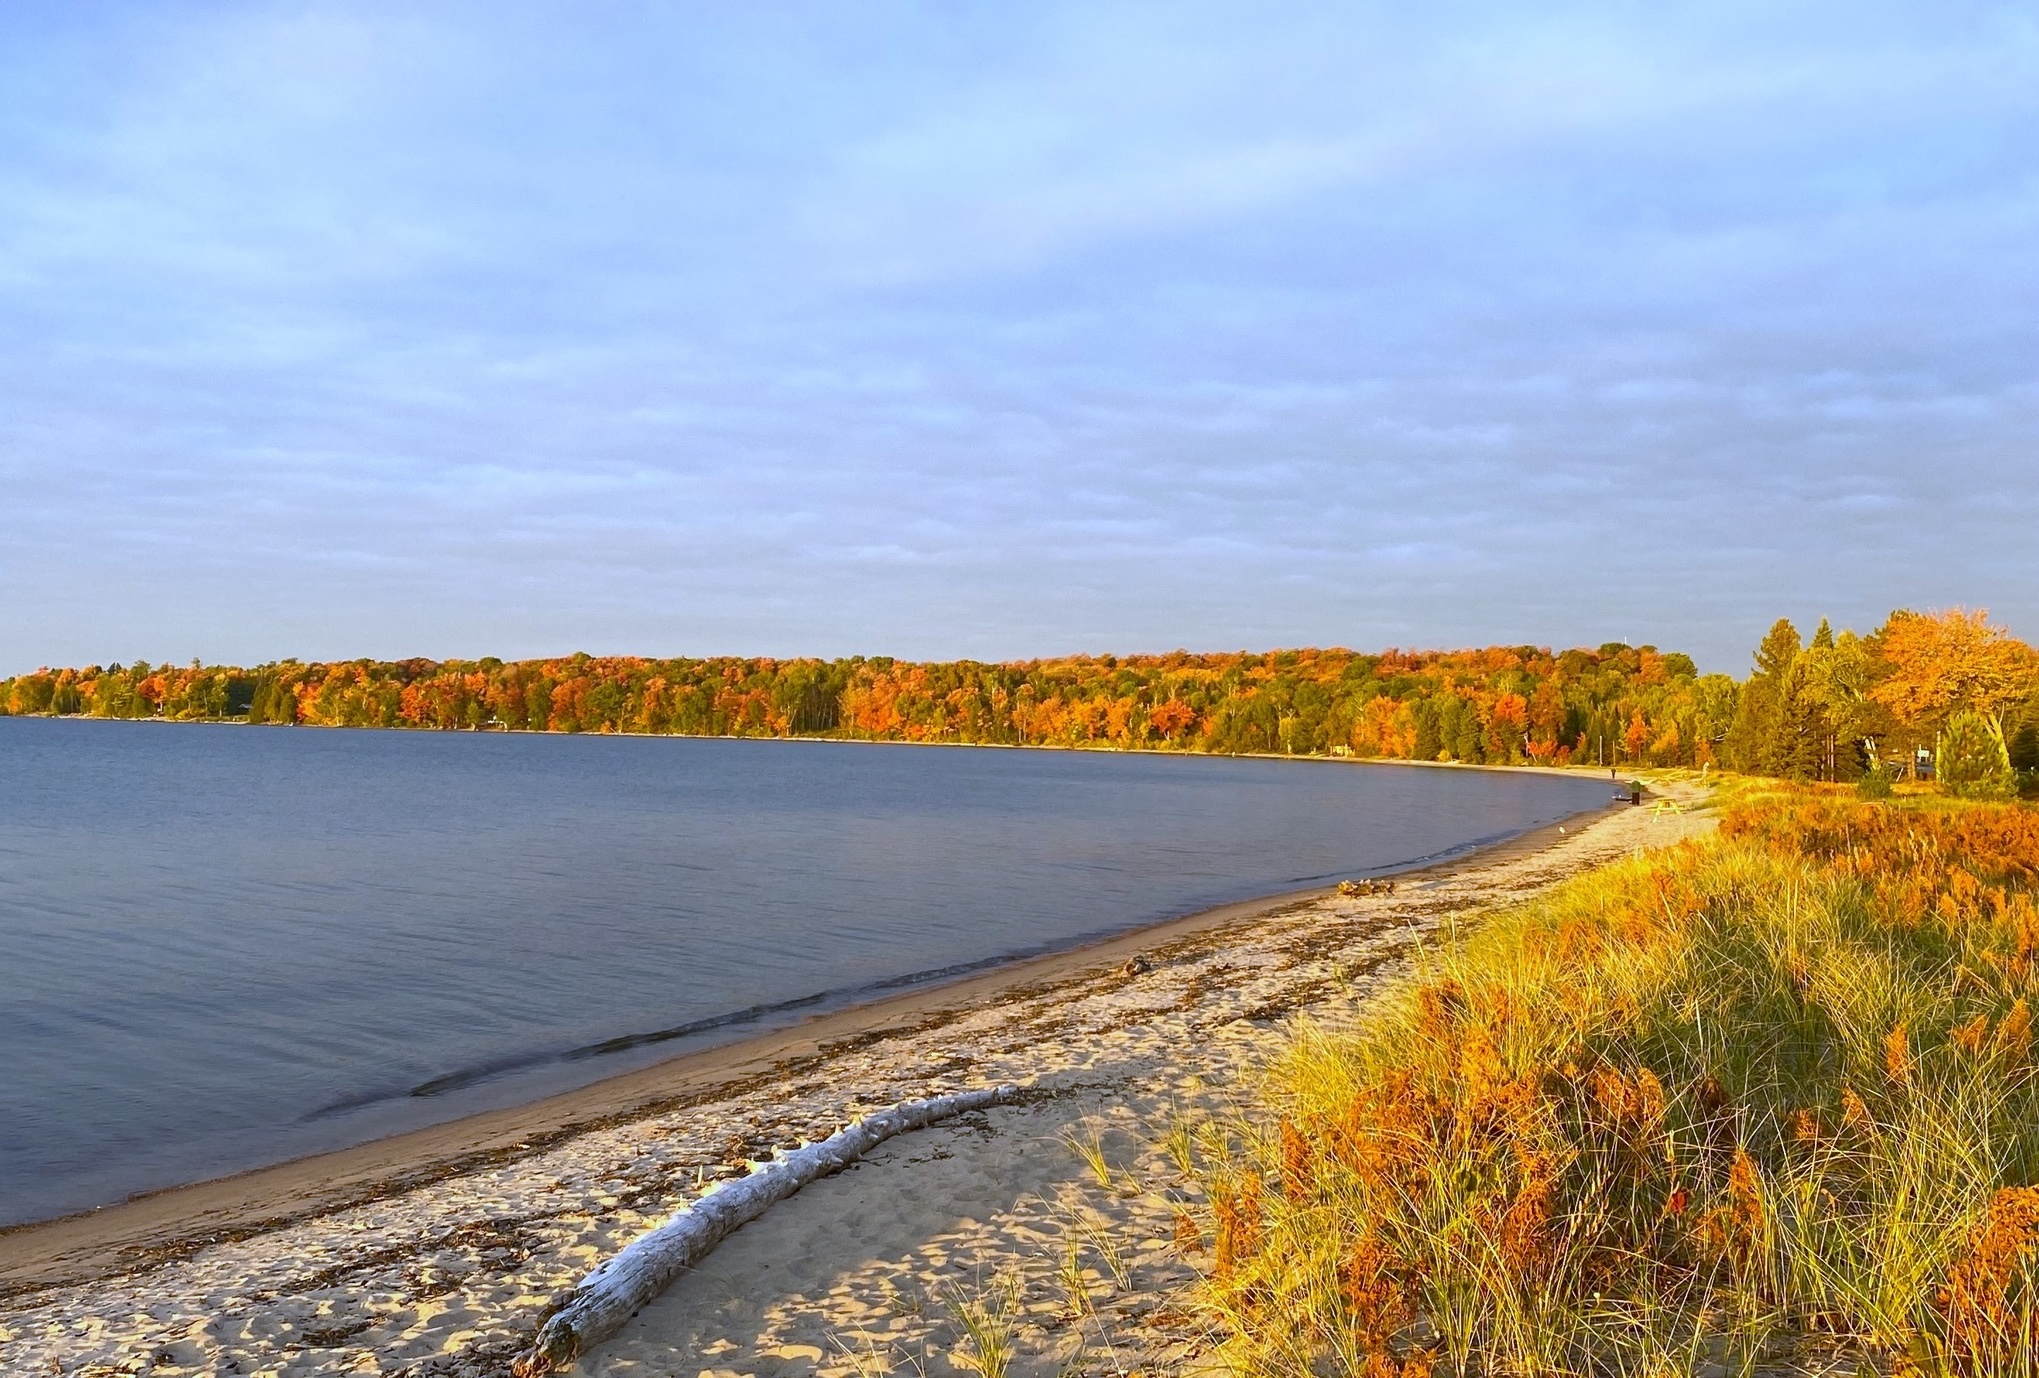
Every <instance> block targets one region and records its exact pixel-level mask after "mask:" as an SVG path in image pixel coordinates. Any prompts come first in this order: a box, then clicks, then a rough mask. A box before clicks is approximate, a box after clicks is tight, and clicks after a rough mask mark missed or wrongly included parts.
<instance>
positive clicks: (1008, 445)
mask: <svg viewBox="0 0 2039 1378" xmlns="http://www.w3.org/2000/svg"><path fill="white" fill-rule="evenodd" d="M0 73H4V74H5V78H6V79H5V80H4V81H0V110H4V114H5V118H4V119H0V301H4V302H5V303H6V305H5V307H4V309H0V384H4V394H0V395H4V396H5V398H6V399H7V405H6V406H5V407H0V482H4V484H5V491H6V493H7V495H8V499H9V500H8V501H7V502H6V503H4V504H0V584H4V587H5V588H6V589H7V590H8V597H7V598H6V599H5V600H4V605H0V672H5V671H8V670H15V669H22V668H27V667H29V666H31V665H33V664H35V663H39V662H49V663H74V662H79V661H95V662H96V661H103V660H106V659H108V658H114V657H117V658H120V659H122V660H132V659H134V658H136V657H138V656H146V657H148V658H150V659H153V660H163V659H175V660H184V659H188V658H190V657H192V656H200V657H203V658H205V659H208V660H243V661H247V660H260V659H269V658H274V657H279V656H285V655H298V656H302V657H307V658H309V657H315V656H316V657H340V656H356V655H371V656H383V657H393V656H403V655H412V654H424V655H434V656H451V655H481V654H497V655H503V656H506V657H512V656H522V655H531V654H546V653H557V652H565V651H569V650H573V649H588V650H592V651H598V652H609V651H613V652H641V653H647V654H679V653H689V654H708V653H723V652H728V653H772V654H782V655H783V654H796V653H812V654H824V655H834V654H848V653H852V652H865V653H885V654H895V655H906V656H916V657H953V656H972V657H976V658H1009V657H1020V656H1028V655H1035V654H1053V653H1060V652H1067V651H1078V650H1088V651H1108V650H1109V651H1134V650H1162V649H1168V648H1170V647H1174V646H1178V645H1185V646H1189V647H1192V648H1198V649H1218V648H1232V647H1241V646H1247V647H1256V648H1264V647H1270V646H1277V645H1300V644H1343V645H1351V646H1359V647H1379V646H1384V645H1388V644H1401V645H1405V646H1407V645H1419V644H1420V645H1462V644H1481V643H1489V642H1497V641H1498V642H1521V641H1531V642H1539V643H1553V644H1560V645H1562V644H1578V643H1586V644H1593V643H1598V642H1600V641H1605V640H1611V639H1629V640H1637V641H1654V642H1657V643H1659V644H1662V645H1664V646H1666V647H1677V648H1680V649H1685V650H1689V651H1691V652H1692V653H1693V654H1694V655H1695V656H1697V657H1698V658H1699V660H1700V662H1701V663H1702V665H1704V666H1706V667H1707V668H1713V669H1731V670H1735V671H1739V670H1740V669H1741V668H1743V663H1744V661H1745V660H1746V657H1747V653H1748V648H1749V647H1750V646H1751V645H1753V642H1754V639H1755V637H1756V636H1757V635H1758V634H1760V631H1761V629H1762V628H1763V627H1764V626H1766V625H1767V624H1768V623H1769V621H1770V620H1771V619H1773V618H1775V617H1777V616H1779V615H1783V614H1790V615H1793V616H1798V617H1801V618H1807V619H1813V618H1817V617H1818V616H1820V615H1821V614H1823V613H1824V614H1827V615H1830V616H1832V617H1834V619H1835V620H1836V621H1837V622H1838V623H1849V624H1853V625H1857V626H1859V627H1862V628H1863V629H1865V630H1866V629H1867V627H1868V626H1869V625H1871V624H1873V623H1874V622H1876V621H1878V620H1880V618H1881V616H1882V614H1883V613H1884V612H1885V611H1887V610H1888V609H1889V608H1890V607H1893V606H1899V605H1907V606H1943V605H1946V604H1951V603H1969V604H1983V605H1986V606H1989V607H1991V608H1992V609H1993V610H1994V611H1995V612H1996V613H1997V615H1998V616H1999V618H2000V619H2001V620H2004V621H2007V622H2009V623H2010V624H2011V625H2013V626H2014V627H2017V628H2018V629H2019V630H2021V631H2023V632H2024V633H2025V634H2027V635H2028V636H2030V635H2039V563H2035V561H2034V558H2033V556H2032V554H2031V547H2032V541H2031V536H2030V533H2031V532H2032V530H2033V529H2034V521H2035V518H2039V478H2035V464H2034V457H2035V441H2039V368H2035V365H2039V256H2035V255H2034V253H2033V252H2032V246H2033V245H2034V244H2039V21H2035V19H2034V17H2033V16H2032V15H2031V14H2030V12H2029V11H2023V10H2019V9H2016V8H2011V7H2004V8H1990V7H1981V6H1977V7H1963V6H1955V7H1948V6H1935V7H1932V8H1930V9H1929V8H1926V7H1924V6H1919V7H1913V8H1896V9H1889V10H1883V11H1878V12H1875V13H1873V14H1871V13H1864V12H1863V11H1861V10H1859V9H1858V8H1854V7H1848V8H1843V7H1840V6H1801V7H1794V8H1791V9H1789V10H1779V9H1778V8H1776V7H1757V6H1747V7H1736V6H1720V5H1713V6H1705V7H1698V6H1694V7H1689V8H1683V9H1672V10H1664V11H1656V12H1652V13H1651V14H1649V15H1647V16H1639V15H1637V14H1635V13H1633V12H1630V11H1620V10H1616V9H1614V8H1612V7H1608V8H1604V9H1594V8H1573V9H1566V10H1563V11H1557V12H1550V11H1542V10H1534V11H1532V10H1528V9H1525V8H1523V7H1513V6H1459V7H1450V8H1449V10H1448V11H1439V12H1434V13H1433V12H1430V11H1425V12H1424V13H1422V14H1420V15H1419V14H1412V13H1410V12H1407V11H1405V10H1403V9H1401V8H1398V7H1378V8H1375V9H1360V10H1355V9H1352V8H1349V7H1337V8H1336V9H1332V8H1329V7H1311V6H1278V7H1275V8H1274V9H1268V8H1266V7H1258V8H1256V9H1254V10H1253V11H1251V12H1248V11H1247V10H1246V9H1244V8H1243V7H1221V6H1188V7H1184V6H1151V7H1150V6H1054V5H1049V6H1040V7H1030V8H1026V9H1023V10H1013V9H1011V8H1010V7H997V6H988V5H983V6H971V5H964V6H942V7H933V6H913V5H893V6H874V7H860V8H859V9H858V10H857V11H855V12H854V13H852V12H850V11H844V10H833V9H826V8H823V7H812V8H788V9H783V10H777V11H772V12H759V13H748V12H743V13H740V12H737V11H732V10H728V9H726V8H719V7H710V6H680V7H670V6H649V5H627V4H625V5H617V6H613V7H609V8H605V9H604V10H603V11H602V21H601V22H600V23H595V22H592V21H590V19H589V18H588V16H587V15H586V14H585V13H578V12H576V13H569V12H568V11H565V10H560V9H556V8H550V7H542V6H531V5H511V6H506V7H505V6H489V7H486V8H484V7H480V6H472V7H466V8H463V7H459V6H446V7H434V8H432V9H431V10H429V11H427V12H419V11H416V10H414V9H412V8H409V7H397V6H375V5H349V6H337V5H324V4H316V3H313V4H295V5H252V4H242V5H214V6H201V7H191V8H188V9H187V8H177V9H174V10H166V9H162V8H160V7H152V6H140V5H136V6H130V7H121V6H107V7H94V8H92V9H90V10H89V11H87V10H68V11H43V12H36V11H33V10H24V11H17V12H15V13H13V14H11V15H9V16H6V17H0Z"/></svg>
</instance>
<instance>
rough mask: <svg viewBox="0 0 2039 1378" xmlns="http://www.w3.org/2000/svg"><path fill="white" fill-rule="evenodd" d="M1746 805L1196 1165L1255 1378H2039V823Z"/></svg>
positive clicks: (1354, 1039) (1337, 1052) (1481, 938)
mask: <svg viewBox="0 0 2039 1378" xmlns="http://www.w3.org/2000/svg"><path fill="white" fill-rule="evenodd" d="M1722 797H1723V799H1724V803H1723V809H1724V817H1723V820H1722V825H1721V827H1720V829H1719V831H1718V832H1717V833H1716V834H1714V835H1713V836H1711V837H1708V838H1706V839H1703V840H1700V841H1696V842H1688V843H1684V844H1681V845H1679V846H1677V847H1674V848H1670V849H1667V850H1664V851H1660V852H1655V853H1650V854H1647V855H1643V856H1638V857H1636V858H1633V859H1631V860H1628V861H1624V862H1620V863H1617V864H1615V865H1613V866H1610V867H1607V868H1604V869H1602V870H1599V871H1596V872H1594V873H1591V874H1589V875H1587V876H1585V877H1582V878H1580V879H1578V880H1576V881H1573V882H1571V883H1569V884H1567V885H1565V886H1563V887H1560V888H1559V889H1557V890H1555V891H1553V892H1551V893H1550V894H1548V895H1547V896H1545V897H1543V898H1541V899H1538V900H1535V901H1533V902H1530V903H1527V904H1524V905H1521V906H1519V907H1516V908H1513V909H1509V910H1505V911H1502V912H1500V913H1498V914H1495V915H1492V916H1489V917H1486V918H1484V919H1482V920H1481V921H1480V922H1479V924H1478V926H1477V927H1472V928H1470V929H1469V930H1467V931H1464V932H1447V933H1446V934H1444V935H1443V936H1442V937H1441V939H1440V941H1438V942H1437V943H1436V944H1434V945H1433V946H1432V947H1431V948H1430V949H1429V950H1427V951H1426V952H1425V954H1424V955H1423V956H1422V957H1421V958H1420V959H1419V961H1418V962H1417V964H1416V967H1415V970H1414V971H1413V973H1412V975H1411V977H1410V979H1409V980H1408V981H1407V982H1406V983H1405V984H1404V985H1403V986H1402V987H1401V988H1399V989H1398V990H1397V991H1396V992H1395V993H1393V994H1392V995H1390V996H1388V997H1386V998H1384V999H1383V1000H1381V1001H1380V1002H1378V1003H1377V1004H1376V1005H1375V1006H1373V1007H1372V1008H1371V1009H1370V1010H1369V1011H1368V1012H1367V1013H1366V1015H1365V1016H1364V1017H1363V1020H1362V1022H1361V1023H1360V1024H1358V1025H1357V1026H1356V1027H1355V1028H1351V1029H1348V1030H1345V1031H1342V1032H1338V1033H1331V1032H1326V1031H1325V1030H1323V1029H1322V1028H1320V1027H1317V1026H1312V1025H1303V1026H1300V1027H1299V1028H1298V1030H1297V1032H1296V1034H1295V1037H1294V1040H1293V1043H1292V1045H1291V1046H1290V1047H1289V1048H1288V1050H1287V1052H1286V1054H1285V1056H1283V1057H1282V1058H1281V1060H1280V1061H1279V1062H1278V1063H1277V1065H1275V1066H1274V1067H1273V1068H1272V1069H1271V1071H1270V1073H1269V1076H1268V1079H1267V1082H1266V1085H1265V1087H1264V1089H1263V1092H1262V1094H1261V1096H1260V1099H1259V1102H1258V1104H1257V1106H1256V1108H1255V1109H1254V1110H1253V1111H1251V1112H1249V1113H1247V1114H1245V1115H1243V1116H1241V1117H1240V1118H1239V1119H1238V1120H1237V1121H1236V1122H1233V1123H1230V1124H1227V1125H1223V1126H1206V1127H1205V1131H1204V1132H1201V1133H1199V1134H1198V1135H1197V1136H1196V1138H1195V1148H1196V1159H1197V1162H1196V1170H1197V1173H1198V1176H1199V1178H1200V1182H1201V1185H1202V1188H1203V1196H1204V1204H1203V1206H1202V1208H1201V1214H1200V1216H1198V1217H1195V1225H1194V1227H1193V1228H1194V1229H1196V1230H1200V1231H1201V1232H1202V1234H1201V1239H1200V1241H1199V1242H1200V1243H1201V1245H1202V1251H1201V1252H1200V1253H1199V1254H1198V1257H1199V1258H1200V1259H1201V1260H1202V1261H1203V1262H1202V1268H1203V1278H1202V1281H1201V1283H1200V1284H1199V1286H1198V1289H1197V1291H1198V1298H1199V1301H1200V1304H1201V1305H1202V1307H1203V1308H1204V1310H1205V1312H1206V1314H1207V1316H1208V1317H1209V1319H1210V1321H1211V1322H1212V1325H1213V1327H1214V1330H1215V1331H1216V1333H1217V1335H1218V1336H1219V1337H1220V1340H1221V1343H1220V1347H1219V1353H1220V1355H1221V1357H1222V1358H1223V1359H1224V1361H1225V1362H1226V1363H1227V1364H1228V1365H1229V1366H1230V1367H1231V1368H1232V1369H1233V1370H1234V1371H1236V1372H1241V1373H1248V1374H1297V1375H1302V1374H1311V1373H1324V1372H1327V1371H1336V1372H1344V1373H1354V1374H1366V1375H1370V1378H1389V1376H1390V1375H1393V1376H1394V1378H1416V1376H1417V1375H1423V1374H1430V1373H1434V1374H1440V1375H1441V1374H1468V1375H1470V1374H1573V1373H1577V1374H1588V1373H1590V1374H1624V1375H1625V1374H1635V1375H1645V1374H1650V1375H1654V1374H1665V1373H1691V1372H1708V1371H1711V1372H1755V1371H1762V1372H1770V1371H1779V1372H1785V1371H1830V1370H1833V1371H1854V1370H1856V1369H1858V1368H1859V1369H1861V1370H1862V1371H1866V1372H1885V1373H1897V1372H1911V1373H1920V1374H1929V1373H1961V1374H1977V1375H2031V1374H2033V1373H2034V1372H2035V1370H2039V1360H2035V1357H2034V1354H2035V1350H2039V1082H2035V1077H2034V1066H2033V1058H2032V1048H2031V1042H2032V1038H2031V1018H2032V1004H2033V1002H2034V1001H2035V999H2039V973H2035V959H2039V908H2035V906H2034V903H2033V893H2034V888H2035V885H2034V882H2035V877H2039V811H2034V810H2031V809H2028V808H2022V807H2019V806H2016V805H1965V804H1953V803H1948V802H1945V801H1939V800H1933V799H1920V798H1898V799H1894V800H1889V801H1873V802H1872V801H1866V800H1862V799H1858V798H1856V797H1854V796H1853V795H1852V794H1849V793H1847V792H1845V791H1841V790H1838V789H1832V788H1829V789H1825V790H1822V789H1818V788H1797V789H1794V788H1789V787H1777V786H1770V785H1766V786H1761V787H1756V786H1749V785H1746V784H1738V785H1733V786H1731V787H1730V788H1729V789H1728V790H1727V791H1725V792H1724V795H1723V796H1722ZM1220 1129H1221V1130H1222V1131H1223V1132H1216V1131H1217V1130H1220ZM1836 1365H1839V1366H1840V1367H1839V1368H1838V1370H1836V1369H1835V1366H1836Z"/></svg>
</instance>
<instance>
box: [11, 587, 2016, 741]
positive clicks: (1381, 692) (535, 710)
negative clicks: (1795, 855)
mask: <svg viewBox="0 0 2039 1378" xmlns="http://www.w3.org/2000/svg"><path fill="white" fill-rule="evenodd" d="M1912 616H1913V615H1911V614H1896V615H1894V617H1893V621H1892V623H1890V624H1886V627H1885V628H1884V629H1879V632H1878V633H1877V634H1875V635H1874V636H1871V637H1868V638H1857V637H1854V636H1852V635H1850V634H1844V635H1843V636H1842V637H1841V638H1839V639H1838V640H1837V639H1836V638H1834V637H1833V636H1832V635H1831V634H1829V633H1827V632H1826V631H1825V624H1822V630H1821V632H1820V633H1819V634H1818V635H1816V636H1815V637H1814V639H1813V642H1812V644H1811V645H1810V646H1801V645H1800V644H1799V638H1798V634H1797V632H1796V631H1795V630H1791V629H1790V624H1788V623H1779V624H1778V628H1777V629H1773V631H1772V633H1771V635H1770V637H1769V638H1767V639H1766V640H1765V641H1764V643H1763V648H1762V650H1761V651H1760V652H1759V654H1758V666H1757V672H1756V674H1755V675H1754V676H1752V677H1751V678H1750V680H1748V681H1747V682H1746V683H1737V682H1736V681H1735V680H1734V679H1732V678H1730V677H1729V676H1726V675H1718V674H1713V675H1701V674H1699V673H1698V672H1697V670H1696V668H1695V666H1694V665H1693V662H1692V660H1691V659H1690V658H1689V657H1687V656H1684V655H1680V654H1677V653H1675V652H1659V651H1658V650H1657V649H1656V648H1655V647H1651V646H1640V647H1630V646H1625V645H1619V644H1609V645H1605V646H1601V647H1600V648H1599V649H1597V650H1583V649H1581V650H1568V651H1562V652H1556V653H1553V652H1552V651H1550V650H1548V649H1546V648H1540V647H1534V646H1507V647H1491V648H1488V649H1486V650H1468V651H1413V652H1412V651H1393V650H1391V651H1385V652H1381V653H1379V654H1361V653H1358V652H1353V651H1346V650H1298V651H1273V652H1269V653H1266V654H1250V653H1235V654H1219V655H1195V654H1190V653H1188V652H1181V651H1178V652H1174V653H1171V654H1167V655H1140V656H1125V657H1118V656H1095V657H1092V656H1077V657H1070V658H1065V659H1056V660H1037V661H1023V662H1016V663H1008V664H981V663H978V662H974V661H950V662H942V663H933V664H923V663H914V662H908V661H901V660H893V659H890V658H888V657H882V656H879V657H870V658H865V657H861V656H856V657H851V658H849V659H844V660H828V661H824V660H772V659H737V658H730V657H714V658H708V659H691V658H680V659H672V660H653V659H646V658H641V657H635V656H590V655H572V656H566V657H561V658H559V659H553V660H525V661H511V662H505V661H501V660H496V659H494V658H486V659H482V660H477V661H431V660H402V661H372V660H353V661H341V662H328V663H301V662H298V661H294V660H285V661H279V662H276V663H274V664H269V665H259V666H255V667H252V668H246V669H243V668H240V667H236V666H208V665H200V664H197V663H196V662H194V663H193V664H191V665H189V666H183V667H179V666H172V665H150V664H147V663H145V662H137V663H135V664H133V665H127V666H122V665H104V666H85V667H81V668H75V669H42V670H38V671H36V672H34V673H32V674H26V675H21V676H18V677H16V678H14V679H9V680H0V713H6V714H83V715H90V716H95V717H111V718H167V719H178V720H184V721H247V722H251V723H306V724H315V725H321V726H332V727H398V728H440V729H458V728H467V729H477V728H497V729H521V730H529V731H544V732H642V733H656V734H680V735H689V736H739V737H837V738H848V739H854V740H866V741H908V742H974V743H997V744H1010V745H1021V746H1033V745H1040V746H1072V747H1082V746H1097V747H1141V748H1150V749H1165V750H1181V751H1202V752H1225V753H1247V752H1274V753H1284V754H1295V755H1339V756H1345V755H1350V756H1361V757H1392V758H1400V759H1413V760H1424V761H1430V760H1454V761H1463V762H1477V763H1495V764H1522V763H1552V764H1563V763H1567V762H1577V761H1586V762H1596V763H1600V762H1604V763H1606V764H1609V765H1619V764H1648V765H1697V764H1701V763H1705V762H1721V763H1724V764H1727V765H1730V766H1735V767H1737V768H1742V769H1752V770H1761V771H1765V772H1770V773H1779V774H1790V775H1798V776H1801V777H1803V778H1829V779H1850V778H1853V777H1854V776H1856V775H1859V774H1860V773H1861V771H1862V770H1863V769H1864V768H1865V767H1866V766H1867V765H1868V764H1870V755H1871V752H1872V751H1883V752H1885V753H1886V754H1888V753H1891V752H1897V753H1902V752H1907V751H1909V750H1910V749H1911V748H1912V747H1913V746H1915V745H1917V744H1918V742H1919V741H1920V740H1930V739H1931V737H1932V735H1933V730H1934V728H1935V727H1936V726H1937V725H1938V724H1937V721H1936V720H1935V717H1936V714H1937V717H1939V718H1944V717H1945V716H1946V715H1947V712H1949V711H1954V710H1956V709H1959V708H1962V707H1966V706H1968V705H1967V703H1966V700H1961V701H1960V702H1958V703H1955V704H1954V705H1953V708H1952V709H1949V708H1946V707H1944V706H1941V707H1933V708H1929V709H1927V710H1925V711H1923V712H1921V711H1910V710H1909V709H1908V710H1907V711H1903V712H1900V711H1897V710H1895V709H1893V708H1892V707H1891V706H1890V705H1888V704H1886V703H1884V702H1883V700H1882V699H1880V698H1878V697H1877V695H1876V690H1877V688H1878V685H1879V684H1880V683H1882V682H1883V681H1884V680H1888V679H1890V678H1891V676H1892V674H1893V673H1894V672H1895V668H1894V666H1893V665H1892V664H1890V663H1887V658H1886V657H1883V656H1882V654H1881V646H1882V644H1883V640H1885V639H1887V636H1888V629H1889V627H1890V626H1892V625H1895V624H1896V623H1898V622H1899V621H1901V620H1902V619H1905V618H1908V617H1912ZM1968 616H1969V615H1967V614H1960V613H1954V614H1946V615H1943V617H1942V618H1940V619H1937V620H1936V619H1933V618H1920V619H1918V620H1919V621H1921V622H1925V623H1931V624H1932V625H1935V626H1939V625H1942V624H1944V623H1945V622H1946V619H1948V618H1952V619H1956V621H1957V622H1959V624H1960V625H1962V626H1967V625H1969V624H1968V623H1967V622H1960V619H1963V618H1967V617H1968ZM1987 630H1988V632H1989V633H1990V635H1991V636H1992V637H1998V638H1999V639H2002V638H2001V637H2000V634H1999V633H1998V631H1997V629H1995V628H1988V629H1987ZM2009 644H2011V645H2013V646H2016V647H2019V648H2021V649H2022V647H2023V643H2020V642H2010V643H2009ZM2025 654H2026V655H2028V656H2029V654H2030V653H2029V651H2026V652H2025ZM2035 687H2039V682H2035V681H2034V680H2033V679H2032V678H2031V677H2030V676H2029V675H2028V676H2027V678H2026V680H2025V682H2024V684H2023V689H2024V693H2023V696H2022V697H2021V698H2020V699H2019V700H2018V702H2017V703H2015V704H2006V703H1998V702H1996V701H1995V700H1992V704H1991V705H1990V706H1991V707H1992V711H1994V712H1995V713H1996V715H1997V721H1998V722H2000V723H2001V722H2002V721H2003V714H2004V712H2005V711H2006V710H2007V709H2008V708H2022V707H2025V706H2028V704H2027V702H2026V701H2027V700H2029V699H2031V698H2032V692H2031V691H2032V690H2033V689H2034V688H2035ZM1956 697H1957V698H1959V695H1958V694H1957V696H1956ZM1910 707H1911V708H1916V707H1917V705H1911V706H1910ZM2020 721H2022V720H2020ZM1872 743H1879V744H1878V745H1872Z"/></svg>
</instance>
